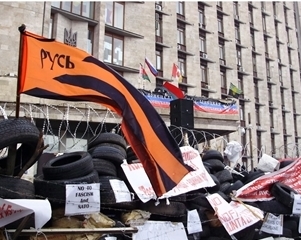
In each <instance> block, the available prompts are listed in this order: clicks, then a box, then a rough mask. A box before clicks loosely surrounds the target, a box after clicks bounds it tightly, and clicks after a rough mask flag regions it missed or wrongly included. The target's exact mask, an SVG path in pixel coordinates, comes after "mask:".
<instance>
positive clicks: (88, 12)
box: [51, 1, 95, 19]
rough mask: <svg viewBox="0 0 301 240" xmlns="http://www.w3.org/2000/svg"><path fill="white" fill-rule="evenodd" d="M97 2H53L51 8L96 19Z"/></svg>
mask: <svg viewBox="0 0 301 240" xmlns="http://www.w3.org/2000/svg"><path fill="white" fill-rule="evenodd" d="M94 3H95V2H65V1H64V2H51V6H53V7H56V8H60V9H62V10H65V11H68V12H72V13H74V14H78V15H81V16H83V17H87V18H91V19H94V9H95V5H94Z"/></svg>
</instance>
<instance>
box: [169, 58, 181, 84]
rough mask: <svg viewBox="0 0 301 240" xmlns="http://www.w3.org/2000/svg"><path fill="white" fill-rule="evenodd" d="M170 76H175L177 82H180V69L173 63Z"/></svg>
mask: <svg viewBox="0 0 301 240" xmlns="http://www.w3.org/2000/svg"><path fill="white" fill-rule="evenodd" d="M171 77H173V78H176V79H177V80H178V82H182V74H181V70H180V69H179V67H178V66H177V65H176V64H175V63H174V64H173V66H172V72H171Z"/></svg>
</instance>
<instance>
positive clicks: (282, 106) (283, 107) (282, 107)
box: [281, 104, 291, 113]
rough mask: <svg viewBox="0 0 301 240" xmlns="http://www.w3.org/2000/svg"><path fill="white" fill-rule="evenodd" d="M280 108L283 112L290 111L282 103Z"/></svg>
mask: <svg viewBox="0 0 301 240" xmlns="http://www.w3.org/2000/svg"><path fill="white" fill-rule="evenodd" d="M281 110H282V112H283V113H290V112H291V111H290V110H288V109H286V107H285V105H284V104H282V105H281Z"/></svg>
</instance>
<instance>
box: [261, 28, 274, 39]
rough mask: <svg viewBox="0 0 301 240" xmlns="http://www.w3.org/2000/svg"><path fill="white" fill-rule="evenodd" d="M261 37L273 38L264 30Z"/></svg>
mask: <svg viewBox="0 0 301 240" xmlns="http://www.w3.org/2000/svg"><path fill="white" fill-rule="evenodd" d="M263 35H264V36H266V37H267V38H273V37H272V35H271V34H270V33H269V32H268V31H267V30H266V29H264V30H263Z"/></svg>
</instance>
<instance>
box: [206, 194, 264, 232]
mask: <svg viewBox="0 0 301 240" xmlns="http://www.w3.org/2000/svg"><path fill="white" fill-rule="evenodd" d="M207 199H208V201H209V203H210V205H211V206H212V207H213V209H215V211H216V213H217V216H218V219H219V220H220V221H221V223H222V224H223V226H224V227H225V229H226V230H227V232H228V233H229V235H233V234H235V233H237V232H239V231H241V230H243V229H245V228H247V227H249V226H251V225H253V224H254V223H256V222H258V221H259V220H260V218H263V213H262V211H261V210H260V209H258V208H255V207H252V206H249V205H247V206H248V208H249V209H251V210H252V211H250V210H249V209H248V208H247V207H246V206H245V205H243V204H240V203H238V202H233V201H232V202H230V203H227V202H226V200H224V199H223V198H222V197H221V196H220V195H219V194H217V193H214V194H211V195H209V196H207ZM252 212H253V213H252ZM254 213H255V214H254Z"/></svg>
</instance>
